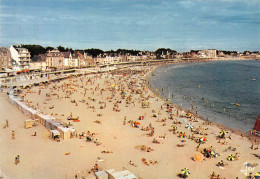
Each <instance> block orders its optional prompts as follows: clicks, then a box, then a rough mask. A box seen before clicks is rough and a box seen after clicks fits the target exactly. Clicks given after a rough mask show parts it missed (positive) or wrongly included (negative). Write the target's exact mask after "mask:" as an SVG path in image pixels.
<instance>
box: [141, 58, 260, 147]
mask: <svg viewBox="0 0 260 179" xmlns="http://www.w3.org/2000/svg"><path fill="white" fill-rule="evenodd" d="M211 61H212V60H208V61H207V60H206V61H193V62H192V61H189V62H184V63H204V62H211ZM223 61H227V60H223ZM230 61H233V60H230ZM172 64H180V63H178V62H176V63H170V64H162V65H158V66H156V67H154V69H153V70H152V71H151V72H149V74H147V77H146V83H145V84H146V86H147V87H148V88H149V89H150V90H151V91H152V92H153V93H154V94H155V95H156V96H157V97H159V98H160V99H162V100H163V101H165V102H166V103H169V104H171V105H173V106H174V107H175V108H176V109H177V110H180V111H184V112H185V113H192V112H191V111H189V110H188V109H186V108H184V107H181V106H179V105H177V104H174V103H173V102H172V101H171V100H170V99H167V98H164V97H163V96H162V95H161V94H160V93H159V92H156V90H154V89H153V88H152V87H151V85H150V84H149V80H150V78H151V75H152V73H153V72H154V71H156V69H157V68H158V67H160V66H166V65H172ZM192 114H193V115H194V116H195V117H196V118H198V119H200V120H202V121H204V122H210V123H211V124H212V125H215V126H216V127H218V128H220V129H227V130H230V131H231V132H232V133H233V134H236V135H240V136H242V135H243V136H244V137H246V138H247V139H248V140H249V141H251V140H252V139H251V138H253V139H257V141H258V142H260V137H259V136H250V131H248V132H246V131H242V130H240V129H235V128H230V127H227V126H225V125H224V124H221V123H218V122H213V121H207V120H205V118H204V116H202V115H200V114H197V115H196V114H194V113H192ZM252 130H253V129H252Z"/></svg>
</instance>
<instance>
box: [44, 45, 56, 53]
mask: <svg viewBox="0 0 260 179" xmlns="http://www.w3.org/2000/svg"><path fill="white" fill-rule="evenodd" d="M45 49H46V51H47V52H48V51H49V50H50V51H52V50H53V49H54V48H53V47H50V46H48V47H46V48H45Z"/></svg>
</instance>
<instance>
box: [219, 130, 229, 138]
mask: <svg viewBox="0 0 260 179" xmlns="http://www.w3.org/2000/svg"><path fill="white" fill-rule="evenodd" d="M226 134H227V131H226V130H225V129H224V130H222V131H220V132H219V136H220V137H224V136H225V135H226Z"/></svg>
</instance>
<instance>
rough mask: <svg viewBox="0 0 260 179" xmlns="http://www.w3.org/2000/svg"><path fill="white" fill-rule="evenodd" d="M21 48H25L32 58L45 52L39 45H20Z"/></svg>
mask: <svg viewBox="0 0 260 179" xmlns="http://www.w3.org/2000/svg"><path fill="white" fill-rule="evenodd" d="M21 46H22V47H23V48H26V49H28V50H29V52H30V53H31V57H32V58H33V57H34V56H35V55H39V54H44V53H46V52H47V50H46V49H45V48H44V47H42V46H41V45H24V44H23V45H21Z"/></svg>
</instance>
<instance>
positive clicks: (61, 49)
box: [57, 46, 66, 52]
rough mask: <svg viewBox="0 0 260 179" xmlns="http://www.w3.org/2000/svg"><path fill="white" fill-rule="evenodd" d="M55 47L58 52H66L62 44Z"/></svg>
mask: <svg viewBox="0 0 260 179" xmlns="http://www.w3.org/2000/svg"><path fill="white" fill-rule="evenodd" d="M57 49H58V50H59V51H60V52H66V49H65V48H64V47H63V46H58V47H57Z"/></svg>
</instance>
